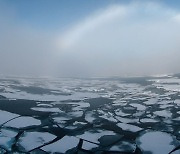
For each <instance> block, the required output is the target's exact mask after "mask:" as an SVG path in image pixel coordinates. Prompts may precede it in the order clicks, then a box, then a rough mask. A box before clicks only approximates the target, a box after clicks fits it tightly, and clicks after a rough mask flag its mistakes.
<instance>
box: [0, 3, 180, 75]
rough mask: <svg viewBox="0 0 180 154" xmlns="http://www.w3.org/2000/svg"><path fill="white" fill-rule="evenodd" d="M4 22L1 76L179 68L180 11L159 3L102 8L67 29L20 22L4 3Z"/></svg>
mask: <svg viewBox="0 0 180 154" xmlns="http://www.w3.org/2000/svg"><path fill="white" fill-rule="evenodd" d="M47 20H48V19H47ZM56 20H58V18H57V19H56ZM62 22H63V21H62ZM0 23H1V24H0V33H1V35H0V74H2V75H23V76H63V77H64V76H71V77H72V76H76V77H77V76H78V77H84V76H88V77H101V76H103V77H104V76H141V75H156V74H168V73H178V72H180V67H179V66H180V45H179V40H180V12H179V11H178V10H176V9H173V8H169V7H168V6H167V5H164V4H162V3H160V2H159V3H157V2H149V1H147V2H143V3H142V2H141V3H140V2H135V1H133V2H131V3H127V4H117V3H116V4H110V5H108V6H106V7H99V8H96V9H95V10H94V11H92V12H91V13H90V14H87V15H86V17H83V18H79V19H75V22H73V23H70V24H68V25H66V28H65V29H63V30H61V27H59V29H56V30H54V29H48V30H46V29H43V26H42V29H39V28H37V27H33V26H31V25H29V24H26V23H22V22H20V19H19V18H18V15H17V14H16V13H15V12H13V10H12V9H11V8H10V7H7V6H4V5H2V6H0Z"/></svg>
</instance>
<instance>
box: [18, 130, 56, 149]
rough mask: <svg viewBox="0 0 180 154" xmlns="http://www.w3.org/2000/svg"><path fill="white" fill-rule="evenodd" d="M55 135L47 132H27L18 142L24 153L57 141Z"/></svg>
mask: <svg viewBox="0 0 180 154" xmlns="http://www.w3.org/2000/svg"><path fill="white" fill-rule="evenodd" d="M55 137H56V136H55V135H52V134H50V133H47V132H25V133H24V134H23V135H22V136H21V137H20V139H19V141H18V146H19V147H20V149H21V150H22V151H25V152H27V151H30V150H33V149H34V148H37V147H39V146H42V145H44V144H45V143H48V142H50V141H52V140H53V139H55Z"/></svg>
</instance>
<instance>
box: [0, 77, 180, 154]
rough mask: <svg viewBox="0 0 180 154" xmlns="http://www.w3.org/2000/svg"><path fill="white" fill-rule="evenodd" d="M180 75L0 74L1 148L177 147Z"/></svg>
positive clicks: (154, 153) (163, 151)
mask: <svg viewBox="0 0 180 154" xmlns="http://www.w3.org/2000/svg"><path fill="white" fill-rule="evenodd" d="M179 149H180V75H179V74H176V75H163V76H151V77H129V78H118V77H117V78H116V77H114V78H83V79H80V78H25V77H1V78H0V153H2V154H4V153H22V154H23V153H29V154H36V153H37V154H46V153H78V154H86V153H97V154H98V153H108V154H111V153H120V154H121V153H122V154H124V153H129V154H131V153H132V154H133V153H136V154H141V153H145V154H146V153H147V154H168V153H171V152H172V154H180V150H179Z"/></svg>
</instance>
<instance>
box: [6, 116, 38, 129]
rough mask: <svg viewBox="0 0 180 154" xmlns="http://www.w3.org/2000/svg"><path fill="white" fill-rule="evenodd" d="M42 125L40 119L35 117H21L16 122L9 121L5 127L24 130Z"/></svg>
mask: <svg viewBox="0 0 180 154" xmlns="http://www.w3.org/2000/svg"><path fill="white" fill-rule="evenodd" d="M39 125H41V121H40V120H38V119H35V118H33V117H25V116H22V117H19V118H16V119H14V120H11V121H9V122H8V123H6V124H5V125H4V126H6V127H14V128H24V127H29V126H39Z"/></svg>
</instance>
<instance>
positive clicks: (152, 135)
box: [137, 131, 179, 154]
mask: <svg viewBox="0 0 180 154" xmlns="http://www.w3.org/2000/svg"><path fill="white" fill-rule="evenodd" d="M137 144H138V146H139V147H140V149H141V150H142V152H143V153H145V152H151V153H153V154H161V153H162V154H168V153H169V152H170V151H172V150H173V149H174V148H175V147H176V146H177V145H178V144H179V143H178V141H177V140H176V139H175V138H174V137H173V136H171V135H170V134H167V133H164V132H159V131H147V132H145V133H144V134H142V135H141V136H140V137H139V138H138V139H137ZM173 154H179V151H177V152H174V153H173Z"/></svg>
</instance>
